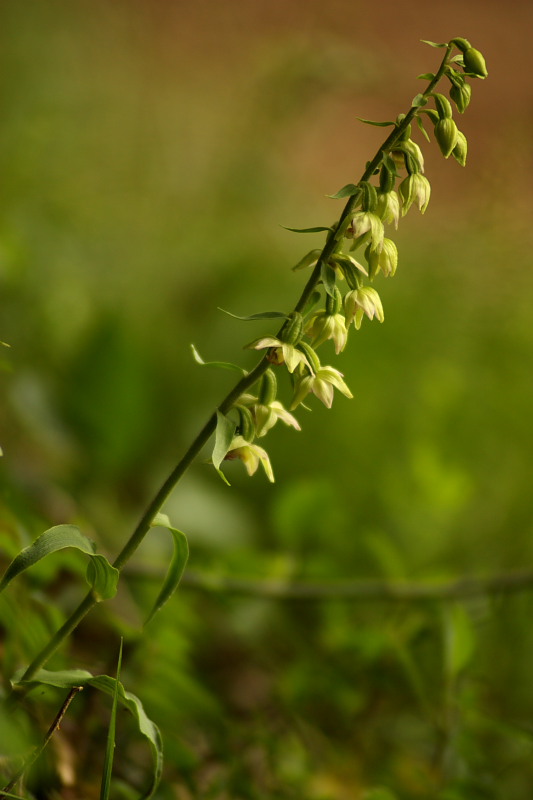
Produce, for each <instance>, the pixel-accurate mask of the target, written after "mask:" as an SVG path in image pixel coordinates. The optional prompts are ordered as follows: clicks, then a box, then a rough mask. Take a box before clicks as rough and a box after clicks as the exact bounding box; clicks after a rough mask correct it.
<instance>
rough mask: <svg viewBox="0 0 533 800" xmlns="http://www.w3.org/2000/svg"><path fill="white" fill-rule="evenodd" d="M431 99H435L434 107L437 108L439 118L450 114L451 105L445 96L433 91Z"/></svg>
mask: <svg viewBox="0 0 533 800" xmlns="http://www.w3.org/2000/svg"><path fill="white" fill-rule="evenodd" d="M433 99H434V100H435V108H436V109H437V113H438V115H439V119H447V118H449V117H451V116H452V107H451V105H450V101H449V100H448V98H447V97H444V95H443V94H439V93H438V92H435V94H434V95H433Z"/></svg>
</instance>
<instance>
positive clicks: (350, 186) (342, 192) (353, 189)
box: [326, 183, 361, 200]
mask: <svg viewBox="0 0 533 800" xmlns="http://www.w3.org/2000/svg"><path fill="white" fill-rule="evenodd" d="M360 191H361V190H360V188H359V186H356V185H355V183H347V184H346V186H343V187H342V189H339V191H338V192H335V194H327V195H326V197H329V198H331V200H341V199H342V198H343V197H353V196H354V194H357V193H358V192H360Z"/></svg>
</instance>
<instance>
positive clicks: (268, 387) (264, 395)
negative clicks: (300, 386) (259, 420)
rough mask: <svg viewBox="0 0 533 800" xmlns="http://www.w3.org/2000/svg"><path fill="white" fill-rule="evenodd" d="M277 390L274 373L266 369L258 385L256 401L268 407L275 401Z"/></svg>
mask: <svg viewBox="0 0 533 800" xmlns="http://www.w3.org/2000/svg"><path fill="white" fill-rule="evenodd" d="M277 390H278V382H277V379H276V376H275V374H274V371H273V370H271V369H267V371H266V372H265V374H264V375H263V377H262V378H261V382H260V384H259V392H258V400H259V403H260V405H263V406H269V405H270V404H271V403H272V402H273V401H274V400H275V399H276V394H277Z"/></svg>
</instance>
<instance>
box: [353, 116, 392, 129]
mask: <svg viewBox="0 0 533 800" xmlns="http://www.w3.org/2000/svg"><path fill="white" fill-rule="evenodd" d="M356 119H358V120H359V122H362V123H364V124H365V125H374V126H375V127H376V128H388V127H390V126H391V125H396V123H395V122H391V121H390V120H387V121H386V122H376V121H375V120H373V119H363V117H356Z"/></svg>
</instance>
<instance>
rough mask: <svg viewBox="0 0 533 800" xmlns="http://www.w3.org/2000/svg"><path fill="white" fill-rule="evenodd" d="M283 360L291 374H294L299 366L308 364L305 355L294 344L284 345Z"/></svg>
mask: <svg viewBox="0 0 533 800" xmlns="http://www.w3.org/2000/svg"><path fill="white" fill-rule="evenodd" d="M282 350H283V359H284V361H285V364H286V365H287V369H288V370H289V372H294V370H295V369H296V367H297V366H298V364H302V363H303V364H307V359H306V357H305V356H304V354H303V353H302V352H301V351H300V350H297V349H296V347H294V345H292V344H285V343H283V344H282Z"/></svg>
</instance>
